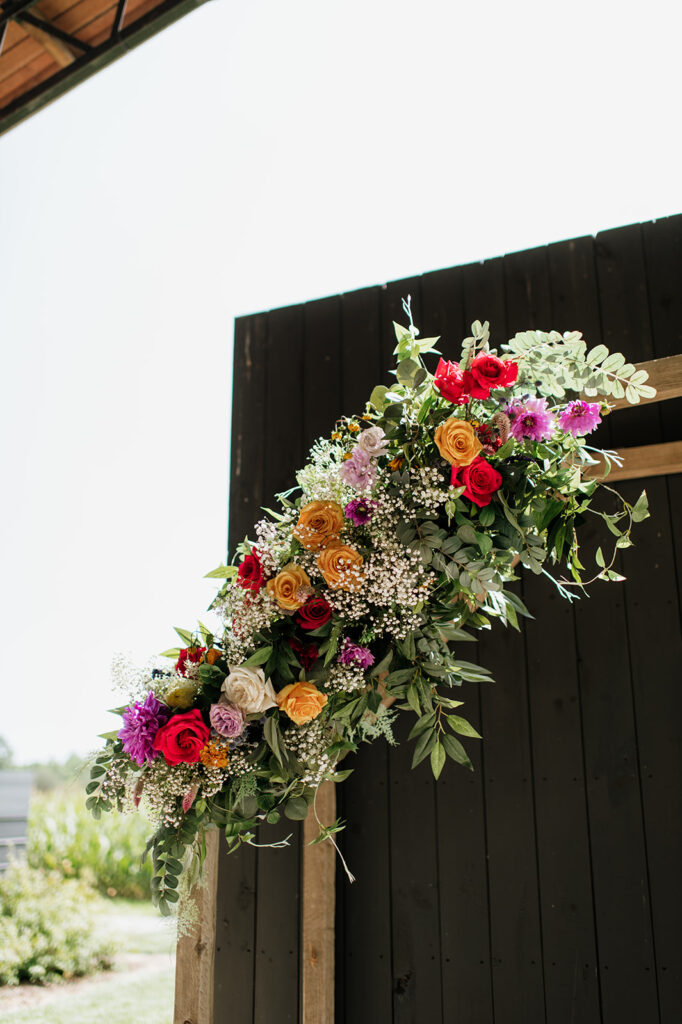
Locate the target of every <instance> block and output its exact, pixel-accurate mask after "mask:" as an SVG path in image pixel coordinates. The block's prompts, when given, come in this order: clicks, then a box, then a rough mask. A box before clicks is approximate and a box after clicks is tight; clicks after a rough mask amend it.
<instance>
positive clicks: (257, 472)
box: [229, 313, 270, 556]
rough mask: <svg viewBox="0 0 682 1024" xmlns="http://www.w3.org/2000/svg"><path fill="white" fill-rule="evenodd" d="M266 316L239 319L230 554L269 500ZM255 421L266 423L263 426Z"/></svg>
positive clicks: (233, 430) (237, 321) (236, 342)
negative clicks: (266, 479) (266, 478)
mask: <svg viewBox="0 0 682 1024" xmlns="http://www.w3.org/2000/svg"><path fill="white" fill-rule="evenodd" d="M266 355H267V316H266V314H264V313H259V314H257V315H255V316H251V317H240V318H239V319H238V320H236V321H235V334H234V369H233V382H232V389H233V399H232V441H231V446H232V459H231V469H230V528H229V554H230V556H231V555H232V552H233V551H234V549H235V546H236V544H237V543H238V542H239V541H240V540H243V538H244V537H245V536H246V535H247V534H251V533H252V532H253V525H254V523H255V522H256V520H257V519H258V518H259V511H260V509H261V507H262V506H263V505H266V504H268V501H269V499H270V496H269V495H266V494H265V491H264V472H265V468H264V460H265V449H266V444H265V443H264V439H265V438H267V436H268V434H267V430H268V420H267V418H266V417H267V407H266V400H265V372H266V370H265V363H266ZM254 424H262V434H261V432H260V430H257V429H254Z"/></svg>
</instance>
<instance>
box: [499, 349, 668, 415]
mask: <svg viewBox="0 0 682 1024" xmlns="http://www.w3.org/2000/svg"><path fill="white" fill-rule="evenodd" d="M503 347H504V348H505V349H506V350H507V351H508V352H511V353H513V355H514V356H516V357H519V360H520V366H521V367H522V377H521V379H526V380H528V381H529V382H531V383H532V384H533V385H534V386H535V387H536V389H537V390H538V391H539V393H540V394H542V395H546V396H547V397H548V398H558V399H563V398H564V397H565V395H566V392H567V391H571V392H582V393H584V394H585V395H586V396H587V397H588V398H593V397H595V396H596V395H605V396H608V397H610V398H614V399H619V398H627V400H628V402H630V403H632V404H636V403H637V402H639V400H640V398H653V396H654V395H655V394H656V391H655V389H654V388H652V387H651V386H650V385H649V384H647V383H646V381H647V380H648V379H649V375H648V373H647V372H646V370H637V369H636V368H635V366H634V364H633V363H628V362H627V361H626V359H625V356H624V355H623V354H622V353H620V352H611V353H610V352H609V350H608V348H607V347H606V345H596V346H595V347H594V348H592V349H590V351H589V352H588V351H587V345H586V343H585V341H584V339H583V336H582V334H581V333H580V331H571V332H570V333H568V334H564V335H561V334H559V333H558V332H557V331H550V333H549V334H546V333H545V332H544V331H521V332H519V333H518V334H516V335H515V336H514V337H513V338H512V339H511V341H509V342H508V344H507V345H505V346H503Z"/></svg>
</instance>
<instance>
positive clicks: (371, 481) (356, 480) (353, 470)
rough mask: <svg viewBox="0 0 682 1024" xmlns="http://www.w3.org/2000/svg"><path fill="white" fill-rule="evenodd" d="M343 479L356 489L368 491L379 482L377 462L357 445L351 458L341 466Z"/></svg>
mask: <svg viewBox="0 0 682 1024" xmlns="http://www.w3.org/2000/svg"><path fill="white" fill-rule="evenodd" d="M341 479H342V480H343V482H344V483H346V484H348V485H349V487H353V488H354V489H355V490H356V491H367V490H369V489H370V488H372V487H374V485H375V483H376V482H377V466H376V462H373V461H372V459H370V457H369V455H368V454H367V452H365V451H363V450H362V448H358V447H357V445H356V447H355V448H354V450H353V454H352V455H351V457H350V459H346V460H345V462H344V463H343V464H342V466H341Z"/></svg>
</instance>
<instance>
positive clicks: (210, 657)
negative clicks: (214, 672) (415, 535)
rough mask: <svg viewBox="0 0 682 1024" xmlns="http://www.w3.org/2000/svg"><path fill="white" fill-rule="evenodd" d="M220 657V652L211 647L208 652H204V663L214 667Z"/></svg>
mask: <svg viewBox="0 0 682 1024" xmlns="http://www.w3.org/2000/svg"><path fill="white" fill-rule="evenodd" d="M219 657H220V651H219V650H217V648H215V647H212V648H211V649H210V651H206V661H207V662H208V663H209V665H215V663H216V661H217V660H218V658H219Z"/></svg>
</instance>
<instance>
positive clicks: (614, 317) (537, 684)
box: [215, 216, 682, 1024]
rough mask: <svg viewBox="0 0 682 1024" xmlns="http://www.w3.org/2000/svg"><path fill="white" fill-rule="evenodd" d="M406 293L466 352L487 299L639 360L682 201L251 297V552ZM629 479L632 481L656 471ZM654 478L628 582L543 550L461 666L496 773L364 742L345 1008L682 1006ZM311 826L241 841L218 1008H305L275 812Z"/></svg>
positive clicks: (668, 1016) (678, 855)
mask: <svg viewBox="0 0 682 1024" xmlns="http://www.w3.org/2000/svg"><path fill="white" fill-rule="evenodd" d="M407 294H410V295H411V296H412V305H413V310H414V317H415V322H416V323H417V325H418V326H419V327H420V329H421V331H422V334H423V335H427V336H428V335H434V334H441V335H443V336H444V343H443V348H444V352H445V353H446V355H448V356H449V357H451V358H456V355H457V352H458V345H459V342H460V340H461V338H462V336H463V335H464V333H468V327H469V324H470V323H471V321H472V320H474V319H489V320H490V322H491V326H492V330H493V337H494V339H496V340H497V341H498V342H499V341H502V340H505V339H506V338H507V337H508V336H509V335H511V334H513V333H514V332H515V331H517V330H521V329H524V328H527V327H537V328H543V329H549V328H550V327H552V328H556V329H557V330H570V329H575V328H578V329H580V330H582V331H583V333H584V334H585V335H586V337H587V338H588V341H590V342H592V343H595V344H596V343H597V342H598V341H604V342H605V344H607V345H608V346H609V347H610V348H612V349H616V350H618V349H622V350H624V351H625V352H626V353H627V354H628V356H629V357H631V358H632V359H633V360H635V361H642V360H645V359H650V358H656V357H660V356H666V355H672V354H675V353H679V352H682V216H679V217H671V218H668V219H666V220H662V221H658V222H655V223H650V224H644V225H633V226H629V227H625V228H619V229H616V230H613V231H606V232H603V233H601V234H600V235H598V236H597V237H596V238H578V239H573V240H571V241H567V242H561V243H557V244H554V245H549V246H543V247H540V248H537V249H533V250H530V251H528V252H521V253H514V254H511V255H508V256H505V257H504V258H500V259H493V260H488V261H486V262H484V263H476V264H471V265H469V266H464V267H455V268H453V269H451V270H441V271H437V272H434V273H430V274H425V275H423V276H422V277H415V278H410V279H407V280H404V281H398V282H392V283H391V284H388V285H385V286H383V287H373V288H366V289H362V290H360V291H357V292H352V293H349V294H346V295H342V296H334V297H332V298H328V299H322V300H319V301H317V302H310V303H307V304H305V305H301V306H296V307H290V308H288V309H281V310H276V311H274V312H271V313H267V314H264V313H263V314H258V315H256V316H251V317H244V318H242V319H240V320H239V321H238V322H237V328H236V335H235V376H234V412H233V440H232V476H231V498H230V550H233V547H234V544H235V543H236V542H237V541H238V540H239V539H241V538H242V537H244V535H245V534H246V533H248V532H249V531H250V530H251V527H252V525H253V523H254V521H255V520H256V519H257V518H258V510H259V508H260V506H261V505H264V504H265V505H268V504H270V503H271V501H272V495H273V494H274V493H275V492H276V491H278V490H284V489H286V488H288V487H290V486H291V485H292V483H293V473H294V471H295V470H296V469H297V468H299V467H300V465H301V464H302V462H303V460H304V458H305V454H306V451H307V449H308V447H309V445H310V443H311V442H312V441H313V440H314V438H315V437H316V436H318V435H321V434H326V433H328V431H329V430H330V429H331V427H332V424H333V423H334V421H335V420H336V418H337V417H338V416H339V415H341V414H342V413H348V414H350V413H355V412H360V411H361V410H362V408H363V407H364V402H365V400H366V398H367V396H368V394H369V391H370V389H371V388H372V386H373V385H374V384H376V383H379V382H380V381H381V380H383V381H385V382H388V379H389V378H388V377H387V373H388V370H389V368H390V367H391V365H392V349H393V345H394V340H393V334H392V329H391V321H392V320H394V319H395V320H401V319H403V315H402V308H401V300H402V298H403V297H404V296H406V295H407ZM681 405H682V402H681V401H680V400H676V401H670V402H666V403H663V404H660V405H650V406H648V407H643V408H641V409H635V410H626V411H624V412H620V413H618V415H617V416H614V417H610V418H609V419H608V420H607V421H606V422H605V423H604V424H603V426H602V427H601V428H600V431H599V442H600V443H601V444H603V445H607V446H628V445H641V444H649V443H656V442H659V441H673V440H680V439H682V410H681ZM622 486H623V490H624V491H625V493H626V495H627V496H628V497H629V498H632V499H634V497H635V496H636V494H637V493H638V490H639V489H641V481H632V482H629V483H626V484H624V485H622ZM646 486H647V490H648V492H649V495H650V502H651V507H652V513H653V514H652V518H651V519H649V520H647V521H646V522H645V523H643V524H640V526H639V527H638V529H637V532H636V536H635V539H636V547H635V548H633V549H631V550H628V551H626V552H625V553H624V555H623V557H622V558H621V563H620V564H621V569H622V571H623V572H624V574H625V575H626V576H627V577H628V581H627V583H626V584H625V585H623V586H618V585H614V586H606V585H604V584H601V585H598V586H595V587H593V588H592V589H591V591H590V595H591V596H590V597H589V598H588V599H583V600H581V601H579V602H576V603H575V604H574V605H573V606H571V605H569V604H567V603H566V602H564V601H562V600H560V599H559V598H558V596H557V594H556V592H555V591H554V590H553V589H552V587H551V584H549V583H548V581H546V580H543V579H542V578H538V577H534V576H532V575H531V574H529V573H526V574H524V578H523V581H522V583H521V584H520V587H519V590H520V592H521V593H522V594H523V596H524V599H525V600H526V602H527V603H528V604H529V606H530V608H531V610H532V611H533V612H534V614H535V616H536V618H535V619H534V620H532V621H530V622H528V623H526V624H524V628H523V632H522V634H521V635H519V634H517V633H515V632H512V631H505V630H504V629H502V628H501V627H500V628H496V629H494V630H493V631H492V633H491V634H490V635H489V636H487V637H484V638H483V639H482V640H481V642H480V643H479V644H477V645H476V648H477V650H476V653H475V654H474V655H473V656H472V657H477V658H479V659H480V661H481V663H482V664H484V665H487V666H488V667H490V668H491V669H492V670H493V672H494V675H495V678H496V683H495V684H491V685H489V686H486V687H476V686H474V685H473V684H465V686H464V688H463V691H464V692H463V694H462V697H463V699H465V700H466V706H467V710H468V714H469V717H470V718H471V720H472V721H473V722H474V724H475V725H476V726H477V727H479V729H480V730H481V731H482V732H483V735H484V741H483V743H482V744H479V745H478V746H476V745H474V744H473V743H469V748H470V749H472V748H473V749H472V755H473V760H474V764H475V768H476V771H475V772H474V773H469V772H466V771H465V770H463V769H461V768H459V767H458V766H455V765H452V764H451V765H449V766H448V768H447V770H446V771H445V772H444V774H443V776H442V777H441V781H440V782H439V783H438V784H437V785H435V784H434V783H433V780H432V779H431V778H430V774H429V768H428V765H427V764H422V765H421V766H420V767H419V768H418V769H417V770H416V771H414V772H412V771H411V770H410V767H409V765H410V757H411V754H410V750H409V748H408V747H407V745H406V744H404V743H402V744H400V745H399V746H397V747H395V748H389V747H387V746H386V745H385V744H383V743H377V744H374V745H373V746H371V747H370V746H367V747H365V748H364V749H363V750H361V751H360V752H359V753H358V754H357V755H356V756H355V766H356V771H355V773H354V774H353V775H352V776H351V777H350V778H349V779H348V780H347V781H346V782H345V783H344V784H343V785H342V786H341V787H339V792H338V793H337V799H338V813H339V814H340V815H341V816H343V817H344V818H345V819H346V820H347V822H348V825H347V828H346V831H345V832H344V833H343V834H342V836H341V843H342V846H343V850H344V854H345V856H346V858H347V860H348V862H349V865H350V868H351V870H352V871H353V872H354V874H355V875H356V876H357V882H356V883H355V884H354V885H352V886H351V885H349V883H348V882H347V880H346V878H345V875H344V874H343V872H342V871H341V870H340V869H339V870H338V871H337V901H336V905H337V924H336V1021H337V1024H345V1022H347V1024H374V1022H377V1021H378V1022H381V1024H391V1022H392V1024H422V1022H428V1024H437V1022H442V1024H520V1022H523V1024H536V1022H537V1024H564V1022H565V1024H568V1022H571V1021H575V1022H578V1021H579V1022H580V1024H623V1022H626V1021H646V1022H647V1024H649V1022H651V1024H654V1022H658V1024H678V1022H679V1021H680V1020H682V985H681V978H680V964H681V963H682V942H681V940H680V927H679V921H680V913H681V912H682V881H681V873H680V869H679V865H680V863H682V835H681V823H682V814H681V811H682V795H681V774H682V773H681V766H682V757H681V742H680V729H681V725H680V723H681V722H682V706H681V705H682V695H681V690H680V686H679V676H680V668H679V666H680V664H682V635H681V632H680V611H681V608H682V593H681V573H682V565H681V564H680V562H681V559H682V542H681V541H680V536H681V535H682V530H681V529H680V527H681V525H682V521H681V516H680V508H682V476H680V475H676V476H672V477H668V478H657V479H652V480H650V481H647V482H646ZM598 542H599V541H598V539H597V531H596V530H595V529H593V528H591V527H588V528H587V530H586V534H585V543H586V545H587V546H588V547H589V546H590V545H593V546H596V544H597V543H598ZM469 656H470V655H469V652H468V651H467V657H469ZM408 728H409V723H401V725H400V727H399V729H398V733H399V738H400V739H403V740H404V738H405V735H406V732H407V729H408ZM346 763H347V764H348V766H350V765H351V760H350V758H349V759H348V761H347V762H346ZM290 832H293V841H292V846H291V848H290V849H289V850H287V851H285V852H282V851H272V850H260V851H255V850H244V851H239V852H238V853H236V854H234V855H230V856H229V857H228V856H227V855H226V854H225V853H224V852H223V854H222V855H221V860H220V868H219V896H218V914H217V917H218V930H217V953H216V973H215V999H216V1014H215V1019H216V1021H223V1020H229V1021H230V1024H265V1022H268V1024H271V1022H277V1024H280V1022H286V1021H292V1022H293V1021H296V1020H298V1019H299V1017H300V1012H301V996H300V992H299V990H298V985H299V977H300V974H301V971H300V964H299V957H300V953H299V947H300V915H301V907H300V892H301V890H300V878H301V864H302V853H301V841H302V840H301V829H300V827H299V826H298V825H294V824H293V823H291V822H285V823H283V824H282V825H281V826H277V827H276V828H270V830H269V835H270V836H272V838H280V837H281V836H284V835H286V834H288V833H290ZM321 1024H327V1022H321Z"/></svg>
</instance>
